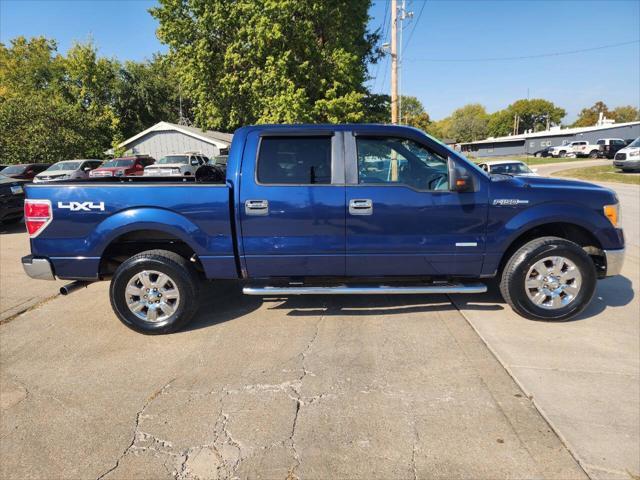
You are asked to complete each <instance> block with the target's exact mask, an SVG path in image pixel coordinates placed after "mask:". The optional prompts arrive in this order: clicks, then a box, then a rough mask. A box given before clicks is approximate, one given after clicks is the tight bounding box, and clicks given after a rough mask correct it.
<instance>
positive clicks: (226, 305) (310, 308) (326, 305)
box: [184, 281, 505, 331]
mask: <svg viewBox="0 0 640 480" xmlns="http://www.w3.org/2000/svg"><path fill="white" fill-rule="evenodd" d="M203 290H204V291H203V292H202V299H201V300H200V307H199V308H198V312H197V313H196V316H195V318H194V320H193V321H192V322H191V323H190V324H189V325H187V326H186V327H185V328H184V330H185V331H189V330H198V329H200V328H206V327H209V326H213V325H216V324H219V323H224V322H228V321H230V320H234V319H236V318H240V317H242V316H243V315H247V314H249V313H251V312H253V311H255V310H258V309H259V308H261V307H263V306H264V307H266V308H268V309H271V310H283V311H286V312H285V313H286V315H287V316H291V317H307V316H318V315H324V316H329V315H330V316H376V315H404V314H409V313H421V312H424V313H427V312H435V311H451V310H455V309H456V307H455V306H454V305H453V304H452V302H451V300H450V299H449V298H448V297H447V296H446V295H338V296H331V295H303V296H298V295H295V296H290V297H253V296H248V295H244V294H243V293H242V287H241V286H240V284H238V283H237V282H220V281H218V282H212V283H211V284H208V285H206V286H205V288H204V289H203ZM481 296H482V295H478V297H481ZM473 308H474V309H475V310H483V311H497V310H503V309H504V308H505V307H504V306H503V305H495V304H492V303H486V304H485V303H482V304H476V305H474V306H473Z"/></svg>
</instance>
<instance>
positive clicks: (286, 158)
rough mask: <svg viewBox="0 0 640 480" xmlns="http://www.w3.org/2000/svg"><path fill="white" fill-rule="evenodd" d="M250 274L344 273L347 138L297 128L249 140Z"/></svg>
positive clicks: (246, 242)
mask: <svg viewBox="0 0 640 480" xmlns="http://www.w3.org/2000/svg"><path fill="white" fill-rule="evenodd" d="M238 208H239V209H240V212H239V214H240V223H241V231H242V237H241V238H242V239H241V241H242V255H243V261H244V269H245V270H246V272H245V274H247V275H249V276H250V277H253V278H259V277H296V276H342V275H344V274H345V185H344V156H343V153H342V132H334V131H332V130H327V129H321V128H319V129H309V128H308V127H305V128H295V127H292V128H291V129H283V128H276V129H273V130H269V129H264V130H254V131H252V132H250V133H249V134H248V135H247V140H246V144H245V150H244V154H243V161H242V175H241V180H240V204H239V207H238Z"/></svg>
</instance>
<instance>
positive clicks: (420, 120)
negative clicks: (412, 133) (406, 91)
mask: <svg viewBox="0 0 640 480" xmlns="http://www.w3.org/2000/svg"><path fill="white" fill-rule="evenodd" d="M400 99H401V102H400V106H401V108H400V110H401V119H402V123H403V124H404V125H409V126H411V127H416V128H419V129H420V130H424V131H426V130H427V129H428V128H429V125H430V124H431V119H430V118H429V114H428V113H427V112H426V111H425V109H424V106H423V105H422V102H421V101H420V100H418V99H417V98H416V97H413V96H409V95H401V96H400Z"/></svg>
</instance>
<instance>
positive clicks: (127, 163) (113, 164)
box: [100, 158, 133, 168]
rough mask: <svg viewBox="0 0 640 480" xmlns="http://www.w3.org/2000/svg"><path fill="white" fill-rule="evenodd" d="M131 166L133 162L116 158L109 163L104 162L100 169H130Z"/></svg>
mask: <svg viewBox="0 0 640 480" xmlns="http://www.w3.org/2000/svg"><path fill="white" fill-rule="evenodd" d="M131 165H133V160H123V159H121V158H115V159H113V160H109V161H108V162H104V163H103V164H102V165H100V168H102V167H107V168H113V167H130V166H131Z"/></svg>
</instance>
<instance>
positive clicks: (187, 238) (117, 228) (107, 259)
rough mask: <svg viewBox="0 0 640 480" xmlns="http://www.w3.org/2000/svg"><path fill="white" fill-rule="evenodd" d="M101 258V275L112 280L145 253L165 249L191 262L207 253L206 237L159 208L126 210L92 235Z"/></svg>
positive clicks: (179, 218)
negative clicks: (119, 269)
mask: <svg viewBox="0 0 640 480" xmlns="http://www.w3.org/2000/svg"><path fill="white" fill-rule="evenodd" d="M92 237H93V238H91V239H89V242H90V243H93V244H94V245H96V252H95V253H96V256H97V257H100V266H99V275H100V276H101V277H104V276H108V275H109V274H110V273H112V271H113V270H114V269H115V268H117V266H118V265H119V264H120V263H122V261H124V260H123V259H124V257H125V256H127V255H128V256H129V257H130V256H133V255H136V254H138V253H140V252H143V251H145V250H154V249H164V250H168V251H172V252H175V253H177V254H179V255H181V256H183V257H185V258H187V259H190V258H194V259H197V256H198V255H201V254H204V252H206V248H205V247H206V241H207V237H206V234H205V233H204V232H203V231H202V230H201V229H200V228H199V227H198V226H197V225H195V224H193V223H192V222H191V221H189V220H188V219H186V218H185V217H183V216H182V215H179V214H177V213H175V212H171V211H168V210H163V209H159V208H141V209H133V210H126V211H123V212H119V213H117V214H115V215H112V216H110V217H109V218H107V219H106V220H105V221H104V222H102V223H101V224H100V225H99V226H98V227H97V228H96V229H95V231H94V233H93V234H92Z"/></svg>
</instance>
